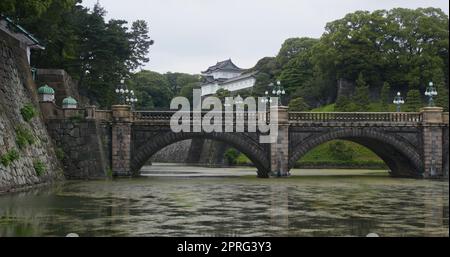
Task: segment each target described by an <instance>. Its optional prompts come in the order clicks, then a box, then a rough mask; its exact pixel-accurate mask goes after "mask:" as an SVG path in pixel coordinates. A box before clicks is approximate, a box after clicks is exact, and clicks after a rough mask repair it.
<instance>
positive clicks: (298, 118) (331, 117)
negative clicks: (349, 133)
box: [289, 112, 422, 123]
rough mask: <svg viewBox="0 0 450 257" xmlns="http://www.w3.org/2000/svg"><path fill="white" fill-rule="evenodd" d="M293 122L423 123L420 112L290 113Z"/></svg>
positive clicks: (290, 119)
mask: <svg viewBox="0 0 450 257" xmlns="http://www.w3.org/2000/svg"><path fill="white" fill-rule="evenodd" d="M289 121H291V122H403V123H419V122H422V114H421V113H418V112H289Z"/></svg>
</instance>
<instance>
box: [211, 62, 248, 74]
mask: <svg viewBox="0 0 450 257" xmlns="http://www.w3.org/2000/svg"><path fill="white" fill-rule="evenodd" d="M217 70H225V71H243V69H241V68H239V67H238V66H236V65H235V64H234V63H233V62H232V61H231V59H228V60H225V61H221V62H217V64H216V65H213V66H211V67H209V68H208V69H207V70H206V71H202V73H210V72H213V71H217Z"/></svg>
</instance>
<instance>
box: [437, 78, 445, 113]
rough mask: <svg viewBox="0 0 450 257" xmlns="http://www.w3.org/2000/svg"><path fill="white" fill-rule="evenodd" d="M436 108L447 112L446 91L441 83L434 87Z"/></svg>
mask: <svg viewBox="0 0 450 257" xmlns="http://www.w3.org/2000/svg"><path fill="white" fill-rule="evenodd" d="M436 91H437V93H438V95H437V96H436V106H438V107H442V108H444V112H448V89H447V88H445V86H443V85H442V84H441V83H439V84H437V85H436Z"/></svg>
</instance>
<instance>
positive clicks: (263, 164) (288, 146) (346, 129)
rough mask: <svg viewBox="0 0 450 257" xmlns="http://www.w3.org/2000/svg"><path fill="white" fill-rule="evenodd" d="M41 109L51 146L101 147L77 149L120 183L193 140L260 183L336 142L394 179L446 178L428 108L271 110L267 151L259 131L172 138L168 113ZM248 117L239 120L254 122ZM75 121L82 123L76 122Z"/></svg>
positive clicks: (444, 136) (443, 116) (443, 126)
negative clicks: (363, 152) (274, 131)
mask: <svg viewBox="0 0 450 257" xmlns="http://www.w3.org/2000/svg"><path fill="white" fill-rule="evenodd" d="M41 108H42V109H43V114H44V116H45V119H46V121H47V128H48V130H49V133H50V134H51V136H52V138H54V140H55V142H56V144H57V145H60V146H62V147H63V148H66V149H65V152H66V153H67V152H68V153H69V155H70V156H71V157H70V158H75V159H77V158H80V157H79V155H80V154H81V153H80V150H76V151H75V153H74V151H72V152H70V149H69V150H67V146H70V145H71V142H72V141H71V140H73V138H77V137H84V138H85V140H84V141H86V142H89V143H90V144H92V142H100V143H98V144H96V145H100V146H98V147H96V146H95V145H94V146H92V145H91V146H90V147H87V148H88V149H87V150H85V149H82V151H83V152H84V153H83V154H85V155H87V156H95V155H98V156H100V155H101V156H102V158H100V159H104V160H103V162H104V163H103V164H98V162H99V161H98V160H94V161H93V162H94V163H92V160H91V164H90V165H91V166H92V164H96V165H94V168H95V169H97V170H98V169H103V170H104V169H106V167H110V170H111V171H112V174H113V175H114V176H119V177H120V176H133V175H137V174H139V170H140V169H141V167H142V166H143V165H144V164H145V163H146V161H147V160H148V159H149V158H150V157H151V156H152V155H153V154H155V153H156V152H157V151H159V150H161V149H162V148H164V147H165V146H167V145H170V144H173V143H176V142H179V141H182V140H185V139H192V138H207V139H212V140H217V141H221V142H224V143H226V144H228V145H230V146H232V147H234V148H236V149H238V150H239V151H241V152H242V153H244V154H245V155H246V156H247V157H248V158H249V159H250V160H251V161H252V162H253V163H254V165H255V166H256V168H257V174H258V176H259V177H269V176H270V175H281V176H284V175H287V174H288V172H289V170H290V169H291V168H292V167H293V166H294V164H295V162H296V161H297V160H298V159H299V158H301V157H302V156H303V155H305V154H306V153H307V152H308V151H310V150H312V149H313V148H314V147H316V146H318V145H320V144H322V143H325V142H327V141H330V140H334V139H344V140H349V141H353V142H356V143H358V144H361V145H363V146H365V147H367V148H369V149H370V150H372V151H373V152H374V153H376V154H377V155H378V156H379V157H380V158H381V159H382V160H384V162H385V163H386V164H387V166H388V167H389V169H390V170H391V175H393V176H396V177H417V178H433V177H448V170H449V166H448V159H449V158H448V133H449V130H448V127H449V126H448V124H449V123H448V113H444V112H443V111H442V108H438V107H426V108H424V109H422V111H421V112H418V113H337V112H333V113H311V112H288V111H287V109H286V108H285V107H276V110H275V111H277V112H278V124H279V125H278V137H277V140H276V142H274V143H269V144H263V143H260V142H259V136H260V135H262V133H260V132H210V133H208V132H180V133H175V132H172V130H171V129H170V118H171V116H172V115H173V113H174V112H172V111H138V112H133V111H131V110H130V108H129V106H125V105H116V106H113V107H112V110H111V111H102V110H96V109H95V107H88V108H85V109H60V108H58V107H56V106H55V105H54V104H53V103H41ZM272 111H273V110H272ZM248 115H251V114H249V113H247V114H246V116H245V118H244V121H248V120H253V119H249V118H248ZM255 116H256V117H252V118H254V119H255V120H258V119H265V121H269V120H270V115H269V113H267V114H263V115H260V114H258V115H256V114H255ZM74 117H81V118H82V119H81V120H79V119H78V120H77V121H76V122H75V121H74V120H76V119H74ZM77 122H78V123H77ZM79 123H80V124H81V125H79ZM84 123H87V125H84V126H83V124H84ZM77 128H78V130H76V129H77ZM74 130H75V132H73V131H74ZM81 141H83V140H81ZM101 142H103V143H101ZM79 145H80V144H79ZM86 152H87V153H86ZM72 155H74V156H75V157H72ZM81 159H83V158H81ZM97 159H98V158H97ZM82 161H83V160H80V162H82ZM97 164H98V165H97ZM92 172H94V173H95V171H92ZM78 173H82V174H78ZM88 173H90V171H89V170H88V171H86V169H85V168H83V167H81V168H80V167H78V168H77V169H76V170H75V171H74V172H73V174H71V176H69V177H86V176H92V175H89V174H88Z"/></svg>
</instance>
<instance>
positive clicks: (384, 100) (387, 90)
mask: <svg viewBox="0 0 450 257" xmlns="http://www.w3.org/2000/svg"><path fill="white" fill-rule="evenodd" d="M392 101H393V98H392V96H391V85H390V84H389V83H388V82H384V83H383V87H382V88H381V93H380V105H381V109H382V111H384V112H387V111H389V104H390V103H391V102H392Z"/></svg>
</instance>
